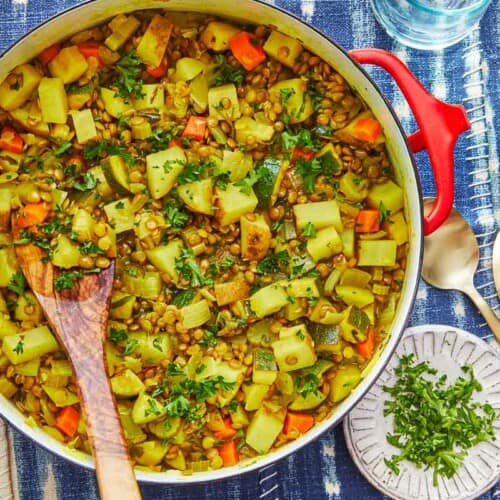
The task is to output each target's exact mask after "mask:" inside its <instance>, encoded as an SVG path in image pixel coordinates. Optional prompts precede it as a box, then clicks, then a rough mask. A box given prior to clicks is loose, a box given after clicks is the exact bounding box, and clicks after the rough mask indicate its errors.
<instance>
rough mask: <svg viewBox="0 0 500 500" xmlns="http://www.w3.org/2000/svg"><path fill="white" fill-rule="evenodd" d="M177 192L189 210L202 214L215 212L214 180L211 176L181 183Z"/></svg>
mask: <svg viewBox="0 0 500 500" xmlns="http://www.w3.org/2000/svg"><path fill="white" fill-rule="evenodd" d="M177 192H178V193H179V198H180V199H181V200H182V201H183V202H184V203H185V204H186V205H187V207H188V208H189V210H191V211H193V212H198V213H200V214H206V215H212V214H213V212H214V206H213V204H212V196H213V182H212V179H211V178H208V179H203V180H201V181H195V182H189V183H187V184H181V185H180V186H178V188H177Z"/></svg>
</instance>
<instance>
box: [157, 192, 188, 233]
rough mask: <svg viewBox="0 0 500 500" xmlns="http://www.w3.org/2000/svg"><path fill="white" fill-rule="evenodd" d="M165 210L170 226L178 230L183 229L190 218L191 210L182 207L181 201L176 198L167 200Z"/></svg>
mask: <svg viewBox="0 0 500 500" xmlns="http://www.w3.org/2000/svg"><path fill="white" fill-rule="evenodd" d="M163 212H164V214H165V218H166V219H167V223H168V224H170V227H171V228H172V229H173V230H175V231H178V230H180V229H182V228H183V227H184V226H185V225H186V222H187V221H188V220H189V217H190V215H189V212H186V211H185V210H182V209H181V203H180V202H179V201H177V200H175V199H174V198H171V199H169V200H167V201H166V202H165V203H164V205H163Z"/></svg>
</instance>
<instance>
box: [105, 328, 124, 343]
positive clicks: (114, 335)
mask: <svg viewBox="0 0 500 500" xmlns="http://www.w3.org/2000/svg"><path fill="white" fill-rule="evenodd" d="M109 338H110V339H111V340H112V341H113V342H115V343H118V342H122V341H123V340H127V338H128V335H127V330H118V329H117V328H110V330H109Z"/></svg>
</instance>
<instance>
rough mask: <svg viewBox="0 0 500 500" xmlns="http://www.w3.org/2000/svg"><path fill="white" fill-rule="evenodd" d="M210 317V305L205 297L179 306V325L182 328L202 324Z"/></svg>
mask: <svg viewBox="0 0 500 500" xmlns="http://www.w3.org/2000/svg"><path fill="white" fill-rule="evenodd" d="M210 317H211V313H210V306H209V305H208V301H206V300H205V299H203V300H200V301H199V302H195V303H194V304H189V305H187V306H184V307H181V325H182V326H183V327H184V328H187V329H189V328H196V327H197V326H201V325H204V324H205V323H206V322H207V321H208V320H209V319H210Z"/></svg>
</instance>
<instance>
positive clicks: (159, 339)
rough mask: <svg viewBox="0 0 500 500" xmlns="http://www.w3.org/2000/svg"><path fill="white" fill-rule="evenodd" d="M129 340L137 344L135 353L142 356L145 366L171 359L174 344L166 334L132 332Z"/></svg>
mask: <svg viewBox="0 0 500 500" xmlns="http://www.w3.org/2000/svg"><path fill="white" fill-rule="evenodd" d="M128 339H129V341H131V342H132V343H133V344H135V350H134V352H135V353H139V354H140V355H141V358H142V361H143V362H144V365H146V366H148V365H154V364H158V363H161V362H163V361H164V360H165V359H170V358H171V355H172V344H171V341H170V337H169V336H168V335H167V334H165V333H159V334H158V335H150V334H147V333H144V332H131V333H129V334H128Z"/></svg>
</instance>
